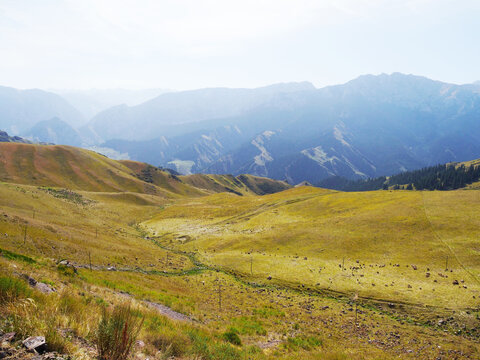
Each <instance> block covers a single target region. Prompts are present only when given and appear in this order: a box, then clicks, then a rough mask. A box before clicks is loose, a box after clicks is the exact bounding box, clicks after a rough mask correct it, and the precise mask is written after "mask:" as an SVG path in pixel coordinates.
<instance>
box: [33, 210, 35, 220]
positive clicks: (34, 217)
mask: <svg viewBox="0 0 480 360" xmlns="http://www.w3.org/2000/svg"><path fill="white" fill-rule="evenodd" d="M33 218H34V219H35V209H33Z"/></svg>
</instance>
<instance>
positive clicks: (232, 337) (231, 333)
mask: <svg viewBox="0 0 480 360" xmlns="http://www.w3.org/2000/svg"><path fill="white" fill-rule="evenodd" d="M223 338H224V339H225V341H228V342H229V343H230V344H233V345H239V346H240V345H242V340H240V337H239V336H238V330H237V329H235V328H230V330H228V331H226V332H224V333H223Z"/></svg>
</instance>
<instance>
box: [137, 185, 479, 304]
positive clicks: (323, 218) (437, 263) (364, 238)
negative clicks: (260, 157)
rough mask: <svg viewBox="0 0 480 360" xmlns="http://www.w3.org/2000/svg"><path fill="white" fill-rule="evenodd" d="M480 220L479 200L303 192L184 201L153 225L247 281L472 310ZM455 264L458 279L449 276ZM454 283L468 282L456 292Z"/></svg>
mask: <svg viewBox="0 0 480 360" xmlns="http://www.w3.org/2000/svg"><path fill="white" fill-rule="evenodd" d="M479 211H480V193H479V192H477V191H464V190H460V191H452V192H412V191H395V192H392V191H375V192H363V193H342V192H335V191H329V190H323V189H315V188H310V187H302V188H295V189H291V190H288V191H285V192H282V193H278V194H273V195H267V196H264V197H259V198H253V199H250V198H238V197H234V196H232V195H228V194H218V195H212V196H209V197H205V198H202V199H197V200H183V201H180V202H178V203H177V204H175V205H174V206H171V207H169V208H167V209H165V210H164V211H162V212H161V213H160V214H159V215H158V216H156V217H155V218H154V219H152V220H150V221H147V222H146V223H145V224H146V225H147V226H148V227H150V228H151V229H153V231H154V232H156V233H157V235H159V236H163V237H164V238H165V239H170V238H172V233H173V234H176V235H174V236H173V237H174V238H175V237H176V238H180V234H183V235H187V236H188V239H190V241H189V242H187V243H186V244H185V245H181V244H180V243H179V244H178V246H180V247H181V248H182V249H188V250H197V249H198V250H199V252H200V254H201V256H202V258H203V259H205V261H208V262H209V263H212V264H216V265H219V266H221V267H224V268H227V269H232V270H235V271H238V272H241V273H243V274H249V273H250V266H251V263H253V275H254V277H257V278H258V279H261V280H265V279H266V277H267V276H272V277H273V281H275V280H277V281H278V282H290V283H293V284H304V285H305V286H309V287H312V288H317V289H330V290H334V291H340V292H343V293H347V294H349V293H350V294H351V293H355V292H358V293H359V294H360V295H362V296H364V297H373V298H380V299H389V300H391V301H394V300H401V301H407V302H411V303H421V304H430V305H437V306H446V307H450V308H466V307H477V306H478V300H477V299H476V297H478V295H479V292H480V284H479V280H478V279H479V275H480V263H479V262H478V260H477V257H478V251H479V249H478V238H479V237H480V226H479V225H480V218H479V217H478V216H476V214H478V212H479ZM249 253H251V254H249ZM447 256H448V258H449V260H448V261H449V264H448V268H449V270H450V269H451V270H452V271H453V272H450V271H449V272H448V273H447V272H445V263H446V259H447ZM305 257H306V258H305ZM304 258H305V259H304ZM344 259H345V267H346V270H342V268H341V266H340V264H342V262H343V261H344ZM357 261H358V262H357ZM396 264H399V266H398V267H397V266H396ZM412 265H414V266H415V267H417V270H414V266H412ZM351 267H357V268H360V269H353V270H354V271H353V272H352V270H351ZM427 272H428V273H430V276H429V277H427V276H428V275H427V274H426V273H427ZM439 273H440V274H442V275H445V276H448V277H442V276H441V275H439ZM455 279H457V280H458V281H461V280H464V283H461V284H460V286H454V285H452V282H453V280H455ZM463 285H465V286H466V288H464V287H463Z"/></svg>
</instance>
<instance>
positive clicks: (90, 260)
mask: <svg viewBox="0 0 480 360" xmlns="http://www.w3.org/2000/svg"><path fill="white" fill-rule="evenodd" d="M88 262H89V263H90V271H92V258H91V257H90V251H89V252H88Z"/></svg>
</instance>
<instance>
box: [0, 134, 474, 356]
mask: <svg viewBox="0 0 480 360" xmlns="http://www.w3.org/2000/svg"><path fill="white" fill-rule="evenodd" d="M0 154H1V158H2V159H3V162H2V165H1V167H0V179H1V181H2V182H1V183H0V252H1V254H0V264H1V266H0V280H1V281H0V291H1V289H5V285H4V284H5V281H6V280H5V279H13V280H10V281H17V282H19V283H20V284H25V285H24V286H26V288H25V290H24V292H22V291H23V290H22V291H19V292H17V293H16V295H15V296H16V298H15V299H16V300H15V302H13V303H10V302H3V300H2V301H0V308H1V309H2V315H1V316H0V332H4V333H6V332H8V331H15V332H16V333H17V334H18V336H19V338H20V337H23V336H26V335H28V336H32V335H43V336H46V339H47V344H49V346H50V349H53V350H56V351H58V352H60V353H62V354H71V355H72V356H74V357H75V358H81V359H90V358H95V356H96V353H95V346H94V341H95V329H96V327H97V324H98V321H99V319H100V317H101V313H102V308H103V306H105V305H115V304H122V303H124V302H125V301H127V302H129V303H131V304H133V306H134V307H135V308H136V309H137V310H138V311H139V312H141V314H142V316H144V319H145V322H144V326H143V329H142V331H141V333H140V334H139V339H141V340H142V342H143V346H137V347H136V348H135V356H136V358H139V359H146V358H170V357H172V356H173V357H175V358H180V359H193V358H201V359H277V358H280V359H282V358H283V359H379V358H381V359H390V358H392V359H393V358H395V359H398V358H400V359H403V358H405V359H412V358H418V359H436V358H441V359H463V358H465V359H468V358H477V357H478V356H479V353H480V345H479V344H478V338H479V333H478V328H479V323H478V321H479V320H478V318H479V316H480V310H479V307H478V301H479V296H480V283H479V275H480V268H479V263H478V261H477V257H478V251H480V249H478V238H479V235H480V234H479V232H480V230H479V229H480V227H479V225H480V224H479V218H478V216H477V214H478V211H479V209H480V193H479V192H478V191H479V190H476V189H475V188H472V187H470V189H459V190H455V191H403V190H378V191H369V192H361V193H357V192H351V193H344V192H339V191H334V190H327V189H320V188H314V187H311V186H299V187H290V186H288V185H287V184H285V183H282V182H277V181H273V180H269V179H264V178H256V177H253V176H238V177H233V176H220V175H200V174H197V175H190V176H177V175H172V174H171V173H169V172H168V171H164V170H162V169H159V168H155V167H152V166H149V165H147V164H143V163H138V162H132V161H115V160H110V159H108V158H105V157H104V156H102V155H98V154H96V153H94V152H91V151H87V150H82V149H78V148H73V147H64V146H46V145H30V144H12V143H5V144H0ZM22 161H23V162H22ZM20 164H21V166H20ZM86 174H88V175H86ZM25 277H28V278H32V279H35V280H36V281H37V282H39V283H42V284H45V285H46V286H48V287H50V288H53V289H55V292H53V293H50V294H46V293H42V292H40V291H39V290H38V289H37V288H34V289H29V288H28V282H25V280H23V279H24V278H25ZM2 286H3V287H2ZM18 286H20V285H18ZM2 294H3V293H2ZM7 294H8V293H7ZM9 296H10V295H9ZM2 299H3V298H2ZM28 299H32V300H31V301H30V300H28ZM33 307H35V309H36V310H35V311H33ZM25 311H27V313H25ZM22 314H23V315H22ZM25 314H28V316H27V315H25ZM50 324H53V325H50ZM66 334H70V335H66ZM232 334H236V335H232ZM237 337H238V339H239V341H237V340H236V338H237ZM9 351H10V350H9ZM23 356H26V357H27V358H28V357H29V356H30V355H28V354H24V355H23ZM30 357H31V356H30Z"/></svg>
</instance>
